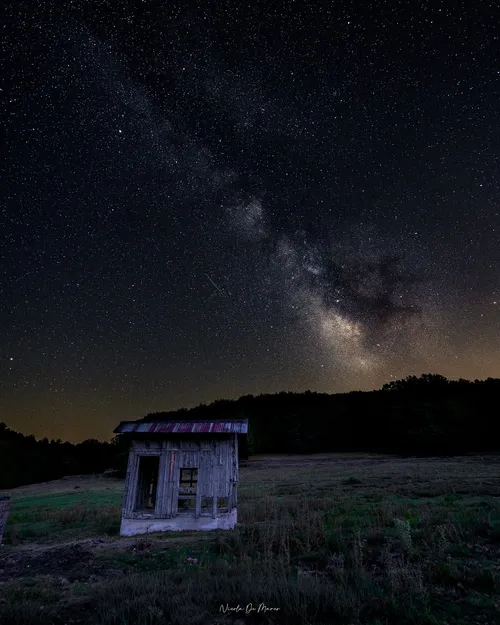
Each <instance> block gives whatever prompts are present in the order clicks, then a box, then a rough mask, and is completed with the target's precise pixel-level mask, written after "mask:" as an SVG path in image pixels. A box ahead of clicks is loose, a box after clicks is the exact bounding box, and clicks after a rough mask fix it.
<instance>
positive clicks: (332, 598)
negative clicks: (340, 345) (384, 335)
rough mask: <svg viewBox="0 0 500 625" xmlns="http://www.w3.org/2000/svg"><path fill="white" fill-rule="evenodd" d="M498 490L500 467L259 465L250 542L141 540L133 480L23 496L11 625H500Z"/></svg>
mask: <svg viewBox="0 0 500 625" xmlns="http://www.w3.org/2000/svg"><path fill="white" fill-rule="evenodd" d="M499 478H500V456H493V455H488V456H483V457H479V456H466V457H453V458H395V457H389V456H380V455H369V454H322V455H319V454H318V455H312V456H261V457H260V456H254V457H252V458H251V459H250V460H249V461H248V462H246V463H244V465H243V466H242V467H241V470H240V487H239V506H238V515H239V524H238V526H237V528H236V529H235V530H233V531H230V532H206V533H182V534H180V533H168V534H167V533H165V534H160V533H157V534H150V535H143V536H136V537H127V538H124V537H120V536H119V535H118V530H119V524H120V508H121V498H122V491H123V482H122V481H121V480H117V479H114V478H106V477H104V476H92V477H89V476H87V477H85V476H84V477H71V478H65V479H62V480H57V481H54V482H50V483H46V484H38V485H33V486H24V487H21V488H17V489H14V490H12V491H10V493H9V494H11V495H12V506H11V514H10V517H9V521H8V524H7V528H6V533H5V536H4V541H3V542H4V544H3V545H2V547H0V623H1V624H2V625H3V624H4V623H5V624H9V625H11V624H12V625H16V624H19V625H20V624H23V625H35V624H37V625H46V624H49V623H50V624H53V625H63V624H64V625H70V624H84V623H85V624H89V625H125V624H129V623H130V624H136V623H140V624H141V625H160V624H164V623H169V624H172V625H216V624H219V623H239V624H240V625H242V624H254V623H255V624H257V623H275V624H276V625H278V624H279V625H281V624H283V625H284V624H286V625H326V624H339V625H340V624H342V625H360V624H363V625H389V624H398V625H406V624H414V625H417V624H418V625H451V624H453V625H465V624H467V625H471V624H476V623H477V624H482V625H487V624H489V625H493V624H495V623H500V503H499V496H500V479H499ZM238 606H239V609H238Z"/></svg>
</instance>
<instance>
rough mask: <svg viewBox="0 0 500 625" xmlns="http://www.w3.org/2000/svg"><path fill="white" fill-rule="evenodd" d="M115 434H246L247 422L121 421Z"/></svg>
mask: <svg viewBox="0 0 500 625" xmlns="http://www.w3.org/2000/svg"><path fill="white" fill-rule="evenodd" d="M113 431H114V432H115V433H116V434H123V433H125V432H127V433H130V432H134V433H135V432H137V433H141V434H142V433H144V434H247V433H248V421H246V420H245V419H234V420H232V419H227V420H212V421H198V420H197V421H194V420H193V421H187V420H186V421H122V422H121V423H120V425H119V426H118V427H117V428H115V429H114V430H113Z"/></svg>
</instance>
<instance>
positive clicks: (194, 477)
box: [179, 469, 198, 491]
mask: <svg viewBox="0 0 500 625" xmlns="http://www.w3.org/2000/svg"><path fill="white" fill-rule="evenodd" d="M197 484H198V469H181V475H180V483H179V491H180V490H188V489H192V488H194V489H195V491H196V486H197Z"/></svg>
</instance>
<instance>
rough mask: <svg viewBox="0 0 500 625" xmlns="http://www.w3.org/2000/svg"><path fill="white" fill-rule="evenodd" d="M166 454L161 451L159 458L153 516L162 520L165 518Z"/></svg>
mask: <svg viewBox="0 0 500 625" xmlns="http://www.w3.org/2000/svg"><path fill="white" fill-rule="evenodd" d="M167 468H168V462H167V454H166V453H165V450H163V451H162V454H161V456H160V466H159V469H158V488H157V490H156V507H155V516H156V517H158V518H160V519H164V518H165V507H166V497H165V494H166V491H167V478H168V475H167Z"/></svg>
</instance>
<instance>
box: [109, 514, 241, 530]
mask: <svg viewBox="0 0 500 625" xmlns="http://www.w3.org/2000/svg"><path fill="white" fill-rule="evenodd" d="M236 522H237V510H236V509H234V510H232V512H226V513H219V514H218V515H217V517H216V518H215V519H214V518H212V517H211V516H200V517H198V518H196V517H194V516H192V515H181V514H179V515H177V516H176V517H175V518H173V519H154V518H150V519H122V522H121V526H120V536H135V535H136V534H150V533H152V532H185V531H198V532H208V531H210V530H232V529H234V527H235V525H236Z"/></svg>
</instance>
